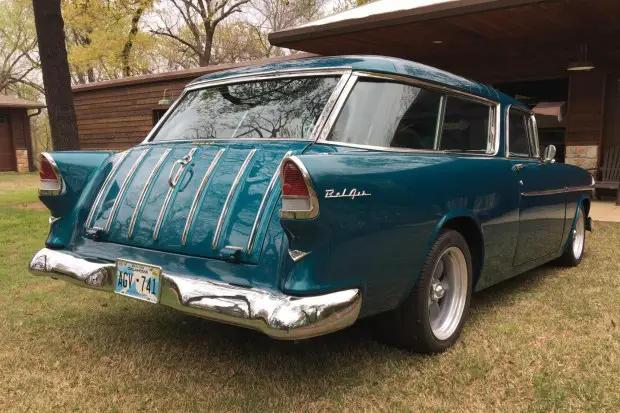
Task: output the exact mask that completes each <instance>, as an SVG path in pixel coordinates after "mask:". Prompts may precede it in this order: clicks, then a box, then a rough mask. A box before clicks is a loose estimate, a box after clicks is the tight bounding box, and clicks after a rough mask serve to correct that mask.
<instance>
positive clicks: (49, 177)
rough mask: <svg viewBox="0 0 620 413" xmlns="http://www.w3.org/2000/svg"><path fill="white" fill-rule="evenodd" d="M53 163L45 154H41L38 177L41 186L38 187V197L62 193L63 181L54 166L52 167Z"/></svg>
mask: <svg viewBox="0 0 620 413" xmlns="http://www.w3.org/2000/svg"><path fill="white" fill-rule="evenodd" d="M53 162H54V161H53V160H52V158H51V157H50V155H49V154H47V153H42V154H41V163H40V170H39V176H40V177H41V184H40V186H39V195H43V196H55V195H61V194H62V193H63V185H64V183H63V180H62V176H60V173H58V172H57V169H56V167H55V165H52V163H53Z"/></svg>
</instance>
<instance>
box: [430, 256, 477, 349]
mask: <svg viewBox="0 0 620 413" xmlns="http://www.w3.org/2000/svg"><path fill="white" fill-rule="evenodd" d="M468 279H469V277H468V274H467V261H466V260H465V255H464V254H463V251H461V250H460V249H459V248H457V247H450V248H447V249H446V250H445V251H444V252H443V253H442V254H441V256H440V257H439V259H438V260H437V263H436V264H435V269H434V270H433V278H432V280H431V283H430V290H429V294H428V315H429V321H430V326H431V330H432V331H433V335H434V336H435V337H436V338H437V339H438V340H447V339H449V338H450V337H451V336H452V335H453V334H454V332H455V331H456V329H457V328H458V326H459V324H460V322H461V318H462V317H463V312H464V310H465V304H466V302H467V287H468Z"/></svg>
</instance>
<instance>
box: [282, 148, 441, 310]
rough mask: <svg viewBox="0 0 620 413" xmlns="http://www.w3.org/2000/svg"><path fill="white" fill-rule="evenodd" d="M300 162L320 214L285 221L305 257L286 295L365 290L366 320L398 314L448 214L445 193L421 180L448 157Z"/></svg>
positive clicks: (313, 157)
mask: <svg viewBox="0 0 620 413" xmlns="http://www.w3.org/2000/svg"><path fill="white" fill-rule="evenodd" d="M298 159H299V161H300V162H302V163H303V164H304V166H305V167H306V169H307V171H308V173H309V175H310V181H311V184H312V185H313V188H314V190H315V192H316V196H317V198H318V204H319V211H318V215H317V216H316V217H315V218H312V219H287V218H286V217H282V218H281V224H282V227H283V228H284V230H285V233H286V235H287V238H288V244H289V249H290V250H292V251H291V252H293V253H295V254H300V255H298V256H301V258H300V259H298V260H297V262H295V264H294V266H293V270H292V272H291V273H290V275H289V276H288V277H287V279H286V280H284V283H283V289H284V290H285V291H286V292H288V293H291V294H304V293H308V294H309V293H318V292H321V291H324V292H325V291H330V290H336V289H346V288H360V289H362V291H364V294H365V295H364V307H363V310H362V312H363V313H365V314H366V313H368V314H370V313H378V312H381V311H386V310H389V309H391V308H392V307H393V306H394V304H395V303H397V302H400V301H401V299H402V297H403V295H404V294H406V289H407V288H408V287H409V286H410V285H411V283H412V282H415V281H416V280H417V275H418V273H419V268H420V265H421V263H422V260H423V256H422V254H419V253H416V252H420V251H425V250H426V248H427V243H428V239H429V237H431V235H432V233H433V231H434V230H435V226H436V223H437V211H439V210H441V207H440V205H441V204H442V202H441V200H440V194H441V191H437V188H436V186H437V185H436V183H434V182H431V181H430V180H428V179H422V178H421V176H422V174H423V173H426V172H429V173H433V170H434V169H435V168H436V167H437V166H439V165H441V164H443V163H445V162H446V158H441V157H438V156H433V155H429V156H421V157H416V158H412V157H411V156H409V155H407V154H400V153H385V152H377V153H373V154H372V156H368V153H364V152H361V151H359V152H350V153H342V154H334V155H322V154H309V153H306V154H303V155H299V156H298ZM423 170H424V172H422V171H423Z"/></svg>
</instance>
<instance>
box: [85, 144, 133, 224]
mask: <svg viewBox="0 0 620 413" xmlns="http://www.w3.org/2000/svg"><path fill="white" fill-rule="evenodd" d="M129 152H130V151H125V152H123V153H122V154H121V155H120V157H119V158H118V159H117V160H116V163H115V164H114V166H113V167H112V169H111V170H110V173H109V174H108V176H107V177H106V179H105V181H104V182H103V185H102V186H101V189H100V190H99V193H98V194H97V198H95V202H94V203H93V206H92V207H91V208H90V212H89V214H88V218H86V225H85V227H86V229H89V228H90V227H92V225H93V222H92V221H93V219H94V218H95V212H96V211H97V208H99V203H100V202H101V201H102V198H103V195H104V194H105V193H106V192H107V188H108V185H110V181H112V178H114V176H115V175H116V171H118V168H120V166H121V164H122V163H123V161H124V160H125V158H126V157H127V155H129Z"/></svg>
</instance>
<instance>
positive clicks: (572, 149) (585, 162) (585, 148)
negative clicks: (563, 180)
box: [564, 145, 598, 172]
mask: <svg viewBox="0 0 620 413" xmlns="http://www.w3.org/2000/svg"><path fill="white" fill-rule="evenodd" d="M597 158H598V145H582V146H569V145H566V155H565V161H564V162H565V163H568V164H571V165H577V166H579V167H581V168H583V169H592V170H593V169H596V166H597ZM590 172H594V171H590Z"/></svg>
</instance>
